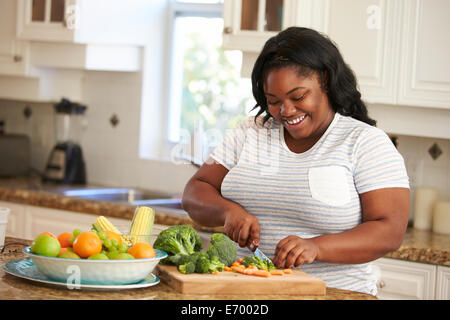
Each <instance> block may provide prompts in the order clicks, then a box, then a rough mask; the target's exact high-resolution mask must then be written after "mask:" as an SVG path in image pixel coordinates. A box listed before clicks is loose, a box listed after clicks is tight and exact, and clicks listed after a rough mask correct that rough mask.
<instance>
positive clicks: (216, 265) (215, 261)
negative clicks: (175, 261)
mask: <svg viewBox="0 0 450 320" xmlns="http://www.w3.org/2000/svg"><path fill="white" fill-rule="evenodd" d="M223 267H225V264H223V263H222V262H221V261H220V260H219V257H217V256H213V257H212V258H211V260H210V263H209V272H214V271H216V270H217V271H223Z"/></svg>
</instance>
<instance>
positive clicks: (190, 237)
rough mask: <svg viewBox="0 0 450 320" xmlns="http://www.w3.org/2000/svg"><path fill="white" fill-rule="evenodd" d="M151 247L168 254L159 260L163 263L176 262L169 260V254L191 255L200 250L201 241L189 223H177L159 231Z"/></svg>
mask: <svg viewBox="0 0 450 320" xmlns="http://www.w3.org/2000/svg"><path fill="white" fill-rule="evenodd" d="M153 247H154V248H155V249H158V250H162V251H165V252H166V253H167V254H168V255H169V257H168V258H166V259H164V260H162V261H161V262H162V263H163V264H177V263H176V261H175V262H173V261H171V258H170V256H175V255H177V254H178V255H191V254H193V253H194V252H197V251H200V250H201V249H202V241H201V239H200V235H199V234H198V233H197V231H195V229H194V228H192V227H191V226H190V225H177V226H171V227H169V228H167V229H165V230H163V231H161V233H160V234H159V235H158V237H157V238H156V240H155V243H154V244H153ZM175 260H176V259H175Z"/></svg>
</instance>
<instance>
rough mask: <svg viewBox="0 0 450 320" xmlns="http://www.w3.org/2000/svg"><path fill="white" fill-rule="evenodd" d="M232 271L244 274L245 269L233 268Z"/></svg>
mask: <svg viewBox="0 0 450 320" xmlns="http://www.w3.org/2000/svg"><path fill="white" fill-rule="evenodd" d="M231 269H232V270H233V271H236V272H239V273H244V270H245V268H243V267H238V266H231Z"/></svg>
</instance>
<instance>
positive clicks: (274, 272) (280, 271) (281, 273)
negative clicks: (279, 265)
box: [270, 270, 284, 276]
mask: <svg viewBox="0 0 450 320" xmlns="http://www.w3.org/2000/svg"><path fill="white" fill-rule="evenodd" d="M270 274H271V275H274V276H282V275H284V272H283V270H270Z"/></svg>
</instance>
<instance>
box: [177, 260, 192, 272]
mask: <svg viewBox="0 0 450 320" xmlns="http://www.w3.org/2000/svg"><path fill="white" fill-rule="evenodd" d="M178 271H180V272H181V273H184V274H189V273H194V272H195V263H194V262H191V261H189V262H187V263H185V264H180V265H179V266H178Z"/></svg>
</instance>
